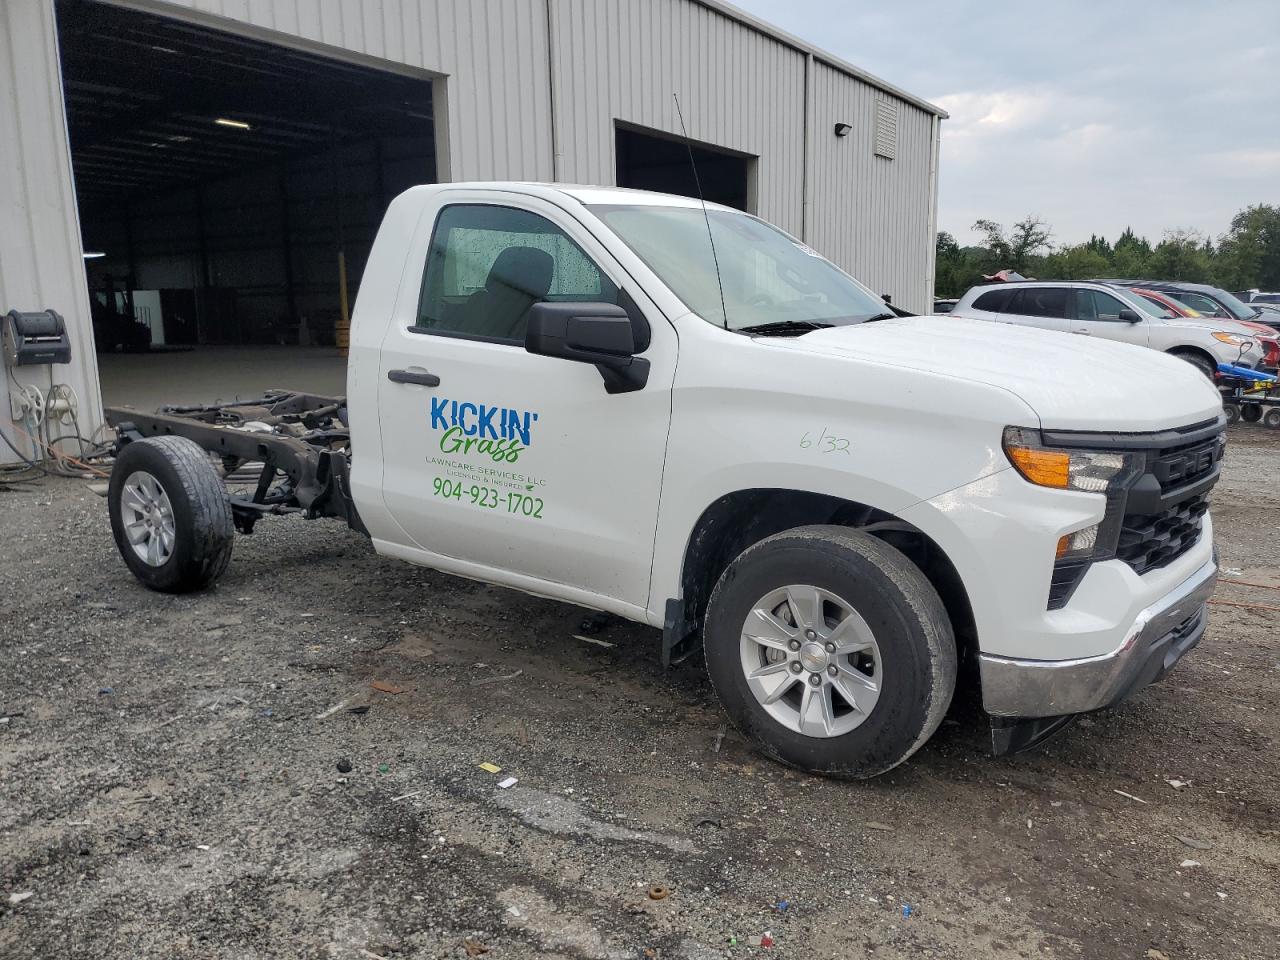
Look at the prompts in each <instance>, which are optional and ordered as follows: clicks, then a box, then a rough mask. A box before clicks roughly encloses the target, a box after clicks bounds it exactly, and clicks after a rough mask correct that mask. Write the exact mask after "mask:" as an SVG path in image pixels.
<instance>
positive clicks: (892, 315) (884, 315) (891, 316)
mask: <svg viewBox="0 0 1280 960" xmlns="http://www.w3.org/2000/svg"><path fill="white" fill-rule="evenodd" d="M895 317H897V314H896V313H877V314H876V315H875V316H874V317H867V319H865V320H863V321H862V322H863V323H875V322H876V321H877V320H892V319H894V318H895Z"/></svg>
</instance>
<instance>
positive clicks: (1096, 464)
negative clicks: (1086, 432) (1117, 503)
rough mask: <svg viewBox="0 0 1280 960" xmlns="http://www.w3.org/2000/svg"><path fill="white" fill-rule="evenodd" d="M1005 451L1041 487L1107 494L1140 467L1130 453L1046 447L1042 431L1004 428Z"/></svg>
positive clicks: (1024, 475) (1013, 462)
mask: <svg viewBox="0 0 1280 960" xmlns="http://www.w3.org/2000/svg"><path fill="white" fill-rule="evenodd" d="M1004 452H1005V455H1006V456H1007V457H1008V458H1009V462H1010V463H1012V464H1013V466H1014V469H1016V470H1017V471H1018V472H1019V473H1020V474H1022V476H1023V477H1024V478H1025V479H1026V480H1028V481H1030V482H1031V483H1034V484H1036V485H1037V486H1040V487H1057V488H1058V489H1059V490H1083V491H1085V492H1086V493H1106V492H1107V491H1109V490H1110V489H1112V487H1114V486H1116V485H1117V484H1118V483H1121V482H1124V481H1126V480H1128V479H1129V476H1130V473H1131V472H1132V471H1133V469H1134V468H1135V467H1136V466H1137V458H1136V457H1135V456H1134V455H1133V454H1131V453H1109V452H1105V451H1101V450H1075V449H1065V448H1062V447H1046V446H1045V445H1044V444H1043V443H1042V442H1041V439H1040V431H1039V430H1032V429H1028V428H1027V427H1005V430H1004Z"/></svg>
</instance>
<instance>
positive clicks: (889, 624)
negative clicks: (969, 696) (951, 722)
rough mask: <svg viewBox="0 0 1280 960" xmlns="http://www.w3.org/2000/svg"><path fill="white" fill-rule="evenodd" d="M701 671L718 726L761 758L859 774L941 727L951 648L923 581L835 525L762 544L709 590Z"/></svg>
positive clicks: (887, 551)
mask: <svg viewBox="0 0 1280 960" xmlns="http://www.w3.org/2000/svg"><path fill="white" fill-rule="evenodd" d="M703 632H704V646H705V650H706V659H707V670H708V672H709V673H710V675H711V683H712V686H714V687H715V691H716V695H717V696H718V697H719V699H720V702H721V704H722V705H723V706H724V708H725V710H726V711H727V712H728V714H729V717H730V719H731V720H732V721H733V723H734V724H735V725H736V726H737V728H738V729H739V730H741V731H742V732H743V733H744V734H745V735H747V736H748V737H750V738H751V739H752V740H754V741H755V742H756V744H757V745H759V747H760V748H761V749H762V750H763V751H764V752H765V753H767V754H768V755H769V756H772V757H774V758H775V759H778V760H781V761H782V762H783V763H787V764H790V765H792V766H795V767H799V768H801V769H804V770H809V771H812V772H815V773H825V774H834V775H838V776H846V777H854V778H863V777H873V776H876V775H877V774H881V773H884V772H885V771H887V770H890V769H892V768H893V767H895V766H897V765H898V764H900V763H902V761H904V760H906V759H907V758H908V757H909V756H911V754H913V753H915V751H916V750H918V749H919V748H920V747H921V746H922V745H923V744H924V743H925V741H926V740H928V739H929V737H930V736H932V734H933V732H934V731H935V730H936V729H937V728H938V725H939V724H940V723H941V722H942V718H943V715H944V714H945V713H946V710H947V706H948V704H949V703H950V702H951V695H952V693H953V691H954V690H955V684H956V670H957V663H956V644H955V637H954V634H953V632H952V628H951V622H950V619H949V618H948V617H947V613H946V610H945V609H944V608H943V605H942V601H941V599H939V597H938V594H937V592H936V591H935V590H934V589H933V586H932V585H931V584H930V583H929V581H928V580H926V579H925V577H924V575H923V574H922V573H921V572H920V570H919V569H918V568H917V567H916V566H915V565H914V564H912V563H911V561H910V560H908V559H907V558H906V557H905V556H903V555H902V554H901V553H900V552H898V551H897V550H895V549H894V548H893V547H890V546H889V545H888V544H886V543H884V542H883V541H881V540H878V539H876V538H875V537H873V536H871V535H869V534H865V533H860V532H859V531H857V530H855V529H850V528H847V527H831V526H812V527H800V528H797V529H795V530H788V531H785V532H783V533H780V534H777V535H775V536H772V537H769V538H768V539H766V540H762V541H761V542H760V543H757V544H755V545H754V546H752V547H750V548H748V549H747V550H746V551H745V552H743V553H742V554H741V555H740V556H739V557H738V558H737V559H736V560H734V561H733V562H732V563H731V564H730V565H729V567H728V568H727V569H726V570H725V572H724V574H723V575H722V576H721V578H720V581H719V583H718V584H716V588H715V590H714V592H713V593H712V595H711V600H710V603H709V604H708V607H707V615H706V621H705V624H704V631H703Z"/></svg>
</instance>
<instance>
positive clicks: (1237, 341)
mask: <svg viewBox="0 0 1280 960" xmlns="http://www.w3.org/2000/svg"><path fill="white" fill-rule="evenodd" d="M1213 339H1215V340H1220V341H1222V342H1223V343H1229V344H1231V345H1232V346H1233V347H1243V346H1244V345H1245V344H1246V343H1252V342H1253V341H1252V340H1250V339H1249V338H1248V337H1242V336H1240V334H1238V333H1227V332H1225V331H1223V330H1215V331H1214V333H1213Z"/></svg>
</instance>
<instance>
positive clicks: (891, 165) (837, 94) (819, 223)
mask: <svg viewBox="0 0 1280 960" xmlns="http://www.w3.org/2000/svg"><path fill="white" fill-rule="evenodd" d="M814 70H815V76H814V78H813V80H814V82H813V92H814V105H813V107H814V108H813V112H814V116H815V118H816V122H815V126H816V127H817V129H816V130H815V131H814V136H813V146H812V150H813V157H812V162H813V178H814V183H813V196H814V205H813V212H812V224H811V229H810V232H809V243H810V244H811V245H812V246H813V247H814V248H815V249H817V250H820V251H822V252H823V253H824V254H826V255H827V256H828V257H830V258H831V259H832V260H834V261H835V262H836V263H838V264H840V266H842V267H844V268H845V269H846V270H849V271H850V272H851V273H853V274H854V275H855V276H857V277H858V279H860V280H861V281H862V282H863V283H866V284H867V285H868V286H870V287H871V288H872V289H873V290H875V291H876V292H877V293H889V294H892V295H893V302H894V303H895V304H896V305H898V306H901V307H902V308H904V309H906V310H913V311H924V310H926V309H927V308H928V307H929V306H930V303H929V297H930V296H931V295H932V294H931V292H930V291H931V288H932V275H933V254H934V250H933V244H934V238H933V231H932V211H933V203H934V197H933V180H932V177H931V176H930V167H931V163H932V158H933V123H934V117H933V115H932V114H930V113H927V112H926V111H924V110H921V109H920V108H918V107H915V106H912V105H911V104H907V103H904V102H902V101H900V100H896V99H895V100H893V101H891V102H892V103H893V105H894V106H895V107H896V108H897V117H898V123H897V148H896V157H895V159H893V160H886V159H884V158H883V157H878V156H876V155H875V153H876V143H875V140H876V131H877V128H878V125H877V109H878V108H877V104H878V102H880V101H881V99H883V98H884V94H882V93H881V92H880V91H878V90H877V89H876V88H874V87H872V86H869V85H868V84H865V83H862V82H861V81H859V80H856V79H854V78H852V77H849V76H848V75H846V74H844V73H840V72H838V71H836V70H833V69H831V68H830V67H828V66H826V65H824V64H822V63H815V67H814ZM838 122H839V123H848V124H850V125H851V127H852V129H851V130H850V131H849V135H848V136H846V137H836V136H834V135H833V134H832V130H833V128H834V126H835V124H836V123H838Z"/></svg>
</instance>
